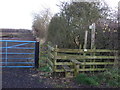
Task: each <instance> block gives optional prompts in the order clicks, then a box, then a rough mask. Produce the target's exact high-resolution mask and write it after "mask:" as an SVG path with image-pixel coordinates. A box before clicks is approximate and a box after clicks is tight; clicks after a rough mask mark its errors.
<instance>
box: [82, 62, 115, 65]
mask: <svg viewBox="0 0 120 90" xmlns="http://www.w3.org/2000/svg"><path fill="white" fill-rule="evenodd" d="M107 64H109V65H110V64H114V62H85V63H81V65H107Z"/></svg>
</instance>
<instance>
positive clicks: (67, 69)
mask: <svg viewBox="0 0 120 90" xmlns="http://www.w3.org/2000/svg"><path fill="white" fill-rule="evenodd" d="M62 67H63V69H64V70H65V71H67V72H71V71H72V70H71V69H70V67H69V66H67V65H62Z"/></svg>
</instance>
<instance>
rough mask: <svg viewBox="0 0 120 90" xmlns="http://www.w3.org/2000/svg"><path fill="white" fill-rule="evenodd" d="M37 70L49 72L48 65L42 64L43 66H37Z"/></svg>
mask: <svg viewBox="0 0 120 90" xmlns="http://www.w3.org/2000/svg"><path fill="white" fill-rule="evenodd" d="M38 70H40V71H42V72H50V69H49V67H48V66H43V67H40V68H38Z"/></svg>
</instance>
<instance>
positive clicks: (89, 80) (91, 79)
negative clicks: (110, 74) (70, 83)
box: [75, 74, 99, 86]
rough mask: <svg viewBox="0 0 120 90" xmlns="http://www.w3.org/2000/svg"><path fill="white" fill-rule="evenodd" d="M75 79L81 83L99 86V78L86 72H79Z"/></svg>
mask: <svg viewBox="0 0 120 90" xmlns="http://www.w3.org/2000/svg"><path fill="white" fill-rule="evenodd" d="M75 81H76V82H77V83H79V84H85V85H94V86H98V85H99V83H98V78H97V77H95V76H87V75H86V74H79V75H77V76H76V77H75Z"/></svg>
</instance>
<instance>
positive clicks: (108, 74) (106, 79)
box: [74, 68, 120, 87]
mask: <svg viewBox="0 0 120 90" xmlns="http://www.w3.org/2000/svg"><path fill="white" fill-rule="evenodd" d="M74 79H75V81H76V82H77V83H78V84H85V85H93V86H99V85H102V84H105V85H106V86H107V87H120V69H118V68H111V69H109V70H107V71H105V72H100V73H99V74H96V75H91V76H90V75H87V74H83V73H81V74H78V75H77V76H76V77H75V78H74Z"/></svg>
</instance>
